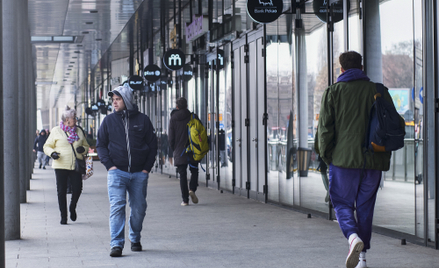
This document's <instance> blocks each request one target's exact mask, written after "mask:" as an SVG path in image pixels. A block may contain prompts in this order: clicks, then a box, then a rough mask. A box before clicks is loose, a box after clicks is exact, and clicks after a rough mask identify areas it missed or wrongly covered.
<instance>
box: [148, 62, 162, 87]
mask: <svg viewBox="0 0 439 268" xmlns="http://www.w3.org/2000/svg"><path fill="white" fill-rule="evenodd" d="M161 75H162V72H161V70H160V68H159V67H158V66H157V65H155V64H150V65H148V66H146V67H145V69H143V76H144V77H145V79H146V80H148V81H149V82H151V83H154V82H155V81H157V80H159V79H160V76H161Z"/></svg>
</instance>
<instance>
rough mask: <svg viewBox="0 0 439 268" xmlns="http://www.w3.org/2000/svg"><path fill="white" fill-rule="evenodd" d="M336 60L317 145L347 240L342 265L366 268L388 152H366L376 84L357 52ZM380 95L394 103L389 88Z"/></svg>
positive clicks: (332, 200)
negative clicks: (337, 73) (337, 68)
mask: <svg viewBox="0 0 439 268" xmlns="http://www.w3.org/2000/svg"><path fill="white" fill-rule="evenodd" d="M339 61H340V65H341V71H342V74H341V75H340V76H339V77H338V79H337V83H335V84H334V85H331V86H329V87H328V88H327V89H326V90H325V92H324V94H323V97H322V104H321V109H320V117H319V123H318V126H319V128H318V149H319V154H320V157H321V158H322V159H323V160H324V161H325V163H326V164H328V166H329V195H330V197H331V202H332V204H333V206H334V210H335V213H336V216H337V220H338V223H339V226H340V229H341V230H342V232H343V235H344V236H345V237H346V238H347V239H348V243H349V252H348V256H347V258H346V263H345V264H346V267H347V268H353V267H367V265H366V251H367V250H368V249H370V240H371V235H372V220H373V212H374V207H375V201H376V195H377V191H378V187H379V185H380V180H381V173H382V171H387V170H389V167H390V156H391V153H390V152H382V153H373V154H372V153H370V154H365V153H364V150H365V149H363V148H364V147H363V146H364V145H363V143H364V140H365V135H366V132H367V130H366V128H367V124H368V122H369V111H370V109H371V107H372V104H373V102H374V95H375V94H376V93H377V90H376V85H375V83H373V82H370V79H369V78H368V77H367V76H366V74H365V73H364V72H363V71H362V69H363V66H362V64H361V61H362V56H361V55H360V54H359V53H357V52H355V51H349V52H345V53H342V54H341V55H340V57H339ZM382 97H383V98H384V99H385V100H387V101H388V102H389V103H392V104H393V102H392V98H391V96H390V94H389V93H388V91H387V90H384V96H382ZM403 124H404V120H403V119H402V118H401V125H403Z"/></svg>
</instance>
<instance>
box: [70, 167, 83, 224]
mask: <svg viewBox="0 0 439 268" xmlns="http://www.w3.org/2000/svg"><path fill="white" fill-rule="evenodd" d="M69 177H70V182H71V184H72V199H71V201H70V207H69V211H70V219H71V220H72V221H76V205H77V204H78V200H79V197H80V196H81V193H82V175H81V174H79V173H78V172H76V171H74V170H72V171H71V172H70V176H69Z"/></svg>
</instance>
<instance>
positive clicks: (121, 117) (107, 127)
mask: <svg viewBox="0 0 439 268" xmlns="http://www.w3.org/2000/svg"><path fill="white" fill-rule="evenodd" d="M96 149H97V151H98V155H99V159H100V160H101V162H102V164H104V166H105V167H106V168H107V170H108V169H110V168H111V167H113V166H116V167H117V168H118V169H120V170H123V171H126V172H140V171H142V170H146V171H148V172H150V171H151V169H152V167H153V166H154V162H155V156H156V154H157V138H156V135H155V131H154V128H153V126H152V124H151V121H150V120H149V117H148V116H147V115H145V114H142V113H140V112H139V111H138V109H137V106H135V107H134V109H133V110H124V111H121V112H114V113H112V114H110V115H108V116H106V117H105V119H104V120H103V121H102V125H101V126H100V128H99V131H98V137H97V143H96Z"/></svg>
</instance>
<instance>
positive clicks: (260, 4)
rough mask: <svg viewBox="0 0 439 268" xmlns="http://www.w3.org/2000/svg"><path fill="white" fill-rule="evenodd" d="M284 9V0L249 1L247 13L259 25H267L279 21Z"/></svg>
mask: <svg viewBox="0 0 439 268" xmlns="http://www.w3.org/2000/svg"><path fill="white" fill-rule="evenodd" d="M283 8H284V3H283V0H247V13H248V15H249V16H250V18H252V20H254V21H256V22H257V23H262V24H266V23H270V22H273V21H275V20H277V18H279V16H280V15H282V10H283Z"/></svg>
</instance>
